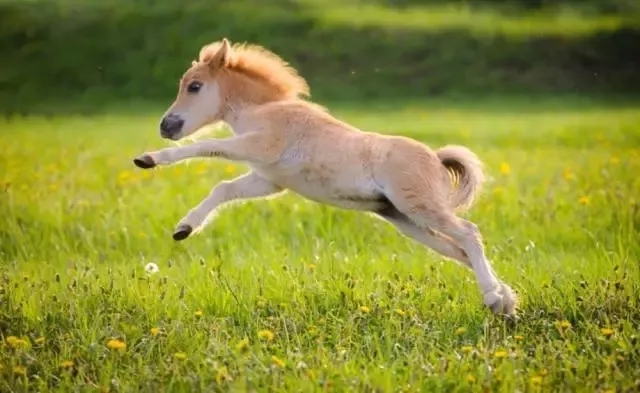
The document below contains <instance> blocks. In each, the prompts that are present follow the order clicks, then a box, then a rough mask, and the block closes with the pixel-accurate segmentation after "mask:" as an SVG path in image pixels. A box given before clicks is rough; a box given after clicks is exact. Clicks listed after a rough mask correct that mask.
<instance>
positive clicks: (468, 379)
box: [467, 374, 476, 383]
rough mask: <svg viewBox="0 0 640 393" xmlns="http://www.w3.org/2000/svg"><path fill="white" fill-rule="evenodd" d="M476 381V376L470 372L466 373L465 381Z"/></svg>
mask: <svg viewBox="0 0 640 393" xmlns="http://www.w3.org/2000/svg"><path fill="white" fill-rule="evenodd" d="M475 381H476V377H474V376H473V375H471V374H467V382H469V383H474V382H475Z"/></svg>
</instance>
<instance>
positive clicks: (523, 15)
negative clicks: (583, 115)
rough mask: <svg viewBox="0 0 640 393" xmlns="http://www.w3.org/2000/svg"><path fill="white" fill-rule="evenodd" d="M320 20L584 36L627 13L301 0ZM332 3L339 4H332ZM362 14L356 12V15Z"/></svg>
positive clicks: (612, 26)
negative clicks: (504, 10)
mask: <svg viewBox="0 0 640 393" xmlns="http://www.w3.org/2000/svg"><path fill="white" fill-rule="evenodd" d="M298 3H300V4H304V5H307V6H309V7H310V9H311V10H313V11H309V12H312V13H313V14H315V15H317V18H318V20H320V21H322V22H323V23H326V24H327V25H329V26H356V27H379V28H386V29H389V28H391V29H412V30H419V31H430V32H439V31H446V30H450V29H459V30H463V31H469V32H471V33H474V34H477V35H496V34H504V35H506V36H510V37H532V36H544V35H560V36H568V37H572V36H582V35H587V34H594V33H597V32H609V31H614V30H616V29H619V28H620V27H622V26H623V25H624V23H625V21H626V20H627V19H628V16H625V15H585V14H582V13H580V12H579V10H576V9H574V8H570V7H564V8H562V7H555V8H552V9H545V10H543V11H539V12H531V11H529V12H514V13H512V14H511V15H509V14H506V13H504V12H501V10H500V9H499V8H497V7H494V8H491V7H484V8H478V7H471V6H470V5H465V4H457V5H435V6H434V5H430V6H425V5H422V6H420V5H407V6H404V7H394V6H389V5H385V4H381V3H380V2H368V3H365V2H362V1H358V0H346V1H344V0H342V1H337V0H334V1H331V0H329V1H327V0H300V1H298ZM328 3H335V4H334V6H330V5H329V4H328ZM355 15H357V17H356V16H355Z"/></svg>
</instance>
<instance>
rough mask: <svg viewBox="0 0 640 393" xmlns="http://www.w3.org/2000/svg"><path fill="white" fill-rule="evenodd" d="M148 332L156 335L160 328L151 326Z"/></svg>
mask: <svg viewBox="0 0 640 393" xmlns="http://www.w3.org/2000/svg"><path fill="white" fill-rule="evenodd" d="M149 333H151V335H152V336H157V335H158V334H160V329H158V328H157V327H152V328H151V329H150V330H149Z"/></svg>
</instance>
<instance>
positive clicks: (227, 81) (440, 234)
mask: <svg viewBox="0 0 640 393" xmlns="http://www.w3.org/2000/svg"><path fill="white" fill-rule="evenodd" d="M305 96H309V87H308V85H307V82H306V81H305V79H303V78H302V77H301V76H299V75H298V73H297V71H296V70H295V69H293V68H291V67H290V66H289V65H288V64H287V63H286V62H285V61H283V60H282V59H281V58H280V57H278V56H277V55H275V54H274V53H272V52H270V51H268V50H266V49H264V48H262V47H260V46H256V45H238V44H236V45H234V46H231V45H230V44H229V42H228V41H227V39H226V38H225V39H222V40H221V41H219V42H214V43H212V44H209V45H206V46H204V47H203V48H202V49H201V50H200V54H199V59H198V61H194V62H193V63H192V66H191V68H189V69H188V70H187V71H186V72H185V73H184V75H183V76H182V78H181V80H180V87H179V90H178V94H177V98H176V100H175V101H174V103H173V104H172V105H171V107H169V109H168V110H167V112H166V114H165V115H164V117H163V118H162V121H161V122H160V135H161V136H162V137H163V138H166V139H170V140H173V141H177V140H180V139H182V138H184V137H186V136H188V135H190V134H192V133H194V132H195V131H196V130H198V129H199V128H201V127H203V126H205V125H208V124H211V123H214V122H218V121H224V122H226V123H227V124H228V125H229V126H230V127H231V129H232V130H233V133H234V136H232V137H230V138H225V139H213V140H206V141H200V142H196V143H193V144H191V145H188V146H182V147H171V148H167V149H162V150H158V151H153V152H149V153H145V154H143V155H141V156H139V157H137V158H135V159H134V163H135V164H136V165H137V166H138V167H140V168H145V169H146V168H153V167H155V166H157V165H170V164H173V163H176V162H178V161H181V160H185V159H188V158H192V157H221V158H224V159H227V160H233V161H242V162H245V163H247V164H248V165H249V166H250V167H251V169H252V170H251V171H250V172H249V173H247V174H245V175H242V176H240V177H238V178H236V179H234V180H231V181H223V182H221V183H219V184H217V185H216V186H215V187H213V189H212V190H211V193H210V194H209V195H208V196H207V197H206V198H205V199H204V200H203V201H202V202H201V203H200V204H199V205H197V206H195V207H194V208H192V209H191V210H190V211H189V212H188V214H187V215H186V216H185V217H184V218H182V220H181V221H180V222H179V223H178V225H177V227H176V229H175V231H174V233H173V238H174V239H175V240H183V239H185V238H187V237H188V236H189V235H191V234H192V233H194V231H197V230H199V229H201V228H203V227H204V226H205V225H206V222H207V220H208V218H210V217H212V215H213V213H215V211H217V210H218V209H219V208H220V207H221V206H222V205H224V204H226V203H228V202H231V201H233V200H243V199H244V200H246V199H249V198H260V197H267V196H274V195H276V194H278V193H280V192H283V191H285V190H291V191H292V192H295V193H297V194H298V195H301V196H303V197H306V198H308V199H310V200H314V201H316V202H320V203H325V204H329V205H332V206H335V207H339V208H344V209H355V210H360V211H365V212H371V213H373V214H375V215H377V216H378V217H380V218H383V219H385V220H387V221H388V222H389V223H391V224H393V225H394V226H395V227H396V228H397V229H398V230H399V231H400V232H401V233H403V234H405V235H406V236H409V237H410V238H412V239H414V240H416V241H418V242H420V243H422V244H424V245H425V246H427V247H430V248H432V249H433V250H435V251H437V252H438V253H440V254H442V255H443V256H445V257H448V258H451V259H454V260H457V261H459V262H461V263H462V264H464V265H465V266H468V267H469V268H471V269H472V270H473V271H474V272H475V275H476V278H477V282H478V285H479V287H480V290H481V291H482V293H483V295H484V303H485V305H486V306H488V307H489V308H490V309H491V310H492V311H493V312H494V313H506V314H507V315H509V316H515V309H516V305H517V298H516V296H515V294H514V293H513V291H512V290H511V288H510V287H509V286H508V285H507V284H505V283H504V282H502V281H501V280H499V279H498V277H497V275H496V273H495V272H494V271H493V269H492V267H491V264H490V263H489V261H488V260H487V257H486V256H485V253H484V249H483V245H482V240H481V235H480V232H479V231H478V228H477V227H476V225H475V224H473V223H472V222H470V221H468V220H465V219H462V218H460V217H457V216H456V214H455V212H456V210H460V209H463V208H468V207H470V205H471V203H472V202H473V199H474V197H475V195H476V194H477V192H478V190H479V188H480V186H481V184H482V182H483V181H484V175H483V170H482V163H481V162H480V160H479V159H478V158H477V157H476V155H475V154H474V153H472V152H471V151H470V150H468V149H467V148H465V147H463V146H445V147H443V148H441V149H438V150H435V151H433V150H430V149H429V148H428V147H426V146H424V145H423V144H420V143H418V142H417V141H414V140H412V139H409V138H406V137H401V136H387V135H382V134H378V133H373V132H364V131H361V130H359V129H357V128H355V127H353V126H351V125H349V124H347V123H345V122H342V121H340V120H338V119H336V118H334V117H333V116H332V115H331V114H329V112H328V111H326V110H325V109H324V108H322V107H320V106H318V105H315V104H313V103H311V102H309V101H306V100H304V97H305ZM452 177H453V179H454V180H455V181H452Z"/></svg>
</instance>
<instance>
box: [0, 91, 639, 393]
mask: <svg viewBox="0 0 640 393" xmlns="http://www.w3.org/2000/svg"><path fill="white" fill-rule="evenodd" d="M436 104H437V105H436ZM570 104H572V103H571V102H569V103H566V102H565V103H558V102H551V103H546V104H545V103H524V102H507V101H504V102H502V103H500V102H497V101H495V102H480V103H476V104H473V105H471V104H468V105H466V104H465V105H463V104H457V105H456V106H451V105H446V104H443V103H419V102H414V103H407V104H403V105H400V104H395V105H390V104H383V103H377V104H375V105H371V106H369V107H367V106H366V105H362V106H360V107H358V106H354V105H351V106H348V105H343V106H340V107H334V106H332V105H330V107H332V108H334V111H335V113H337V114H339V115H340V116H341V117H343V118H345V119H346V120H349V121H350V122H352V123H353V124H355V125H358V126H360V127H362V128H365V129H368V130H378V131H381V132H386V133H396V134H406V135H410V136H413V137H415V138H418V139H420V140H421V141H424V142H425V143H427V144H429V145H431V146H433V147H437V146H440V145H443V144H445V143H464V144H466V145H467V146H469V147H470V148H472V149H473V150H474V151H476V152H477V153H478V154H479V155H480V156H481V157H482V159H483V160H484V161H485V162H486V165H487V170H488V171H489V173H490V175H491V176H492V178H493V180H492V182H491V183H490V184H489V185H488V186H487V189H486V191H485V192H484V194H483V195H482V197H481V199H480V200H479V201H478V202H477V204H476V206H475V207H474V208H473V209H472V211H471V212H470V213H469V217H470V218H471V219H472V220H473V221H475V222H476V223H477V224H478V225H479V226H480V228H481V231H482V233H483V234H484V241H485V243H486V246H487V253H488V255H489V258H490V259H491V260H492V261H493V264H494V266H495V269H496V270H497V272H498V274H499V276H500V277H501V278H503V279H504V280H505V281H507V282H508V283H510V284H511V285H512V286H513V287H514V289H515V290H516V291H517V292H518V293H519V295H520V297H521V303H522V304H521V320H520V321H519V322H518V323H517V324H515V325H509V324H506V323H505V322H504V321H503V320H502V319H501V318H496V317H494V316H492V315H491V314H490V313H489V312H488V311H487V310H486V309H485V308H484V307H483V306H482V298H481V296H480V293H479V291H478V288H477V284H476V282H475V278H474V276H473V274H472V272H470V271H469V270H467V269H466V268H464V267H462V266H459V265H457V264H455V263H453V262H450V261H446V260H444V259H442V258H441V257H439V256H437V255H436V254H434V253H433V252H431V251H427V250H426V249H424V248H423V247H422V246H420V245H418V244H416V243H414V242H412V241H411V240H409V239H407V238H404V237H402V236H401V235H399V234H398V233H397V232H396V231H395V230H394V229H393V228H391V227H390V226H389V225H387V224H385V223H384V222H382V221H379V220H376V219H373V218H371V217H369V216H367V215H364V214H359V213H355V212H348V211H341V210H337V209H333V208H330V207H327V206H321V205H318V204H315V203H311V202H307V201H305V200H303V199H302V198H299V197H297V196H295V195H290V194H289V195H285V196H284V197H281V198H278V199H272V200H263V201H253V202H248V203H246V204H243V205H237V206H233V207H230V208H228V209H225V210H223V211H221V212H220V215H219V216H218V218H217V219H216V220H215V221H214V222H212V223H211V224H210V226H208V227H207V228H205V229H204V231H203V232H202V233H200V234H199V235H198V236H195V237H193V238H190V239H188V240H186V241H185V242H182V243H175V242H173V241H172V240H171V232H172V229H173V227H174V225H175V224H176V223H177V222H178V220H179V219H180V218H181V217H182V215H184V214H185V213H186V212H187V211H188V209H190V208H191V207H192V206H194V205H195V204H196V203H198V202H199V201H200V200H201V198H203V197H204V196H205V195H207V193H208V191H209V189H210V188H211V187H212V186H213V185H214V184H215V183H216V182H218V181H220V180H223V179H228V178H232V177H233V176H236V175H238V174H239V173H241V172H243V171H245V170H246V167H245V166H243V165H238V164H230V163H228V162H223V161H218V160H197V161H192V162H189V163H183V164H178V165H175V166H172V167H165V168H160V169H157V170H154V171H142V170H138V169H136V168H135V167H134V166H133V165H132V163H131V159H132V157H134V156H135V155H137V154H139V153H142V152H144V151H147V150H151V149H157V148H159V147H161V146H163V145H164V143H163V142H162V141H161V140H160V139H159V138H158V136H157V130H156V127H157V122H158V116H159V115H160V114H161V113H162V111H163V110H164V108H163V107H150V108H151V110H146V109H145V111H144V112H139V113H136V110H135V108H133V109H130V110H129V111H128V112H122V113H120V114H104V115H97V116H93V117H82V116H71V115H70V116H66V117H52V118H36V117H28V118H22V119H20V118H15V119H13V120H5V121H3V122H2V124H0V127H1V128H2V130H3V131H2V133H1V134H0V145H1V146H2V153H1V154H0V167H1V168H3V169H2V171H1V172H0V198H1V199H0V217H1V218H0V261H1V262H0V269H1V270H2V278H1V279H0V335H1V337H0V339H1V340H2V342H1V343H0V391H6V392H21V391H27V390H31V391H39V392H44V391H48V390H51V391H53V390H58V391H109V390H110V391H114V392H115V391H122V392H129V391H144V392H147V391H208V392H210V391H385V392H386V391H411V392H413V391H446V392H452V391H459V392H469V391H472V392H479V391H503V392H513V391H522V392H528V391H571V392H577V391H584V392H601V391H614V390H615V391H631V390H633V389H637V384H638V382H637V381H638V380H639V379H640V371H639V370H640V368H638V365H639V364H640V354H639V353H638V349H637V348H638V342H637V340H638V325H639V324H640V311H639V310H640V308H639V306H640V304H639V301H638V299H639V293H638V292H639V289H640V284H638V283H639V282H640V272H639V266H638V262H639V256H640V244H639V243H638V239H639V238H640V210H639V209H638V202H637V200H638V196H639V195H640V180H638V179H639V178H638V175H637V174H638V173H640V148H639V146H640V110H639V109H640V108H639V107H638V106H634V105H626V106H623V105H618V106H614V105H608V106H605V105H598V104H589V103H581V104H579V105H577V104H576V105H570ZM148 262H154V263H157V264H158V266H159V268H160V270H159V272H158V273H157V274H153V275H150V276H148V275H147V274H146V272H145V270H144V267H145V265H146V264H147V263H148ZM363 306H364V307H366V308H361V307H363ZM152 329H153V330H152ZM155 329H157V330H155ZM262 330H269V331H270V332H272V333H273V334H274V336H273V340H272V341H269V340H267V339H264V338H263V339H261V338H260V337H259V332H260V331H262ZM152 331H153V332H154V333H156V332H157V333H158V334H157V335H154V334H152ZM263 335H264V334H263ZM10 336H13V338H9V337H10ZM112 339H120V340H123V341H124V342H125V343H126V348H125V349H122V350H112V349H109V348H108V346H107V344H108V342H109V340H112ZM243 340H247V341H243ZM273 357H276V360H274V358H273ZM67 361H69V362H72V364H71V363H64V362H67ZM280 361H282V365H283V367H281V366H280V365H279V364H278V363H279V362H280ZM63 366H69V367H63ZM634 386H635V387H634Z"/></svg>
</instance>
